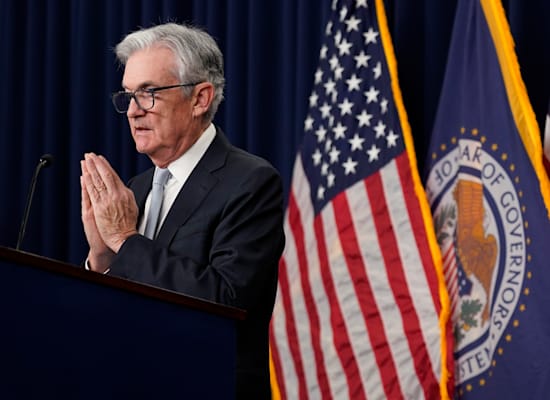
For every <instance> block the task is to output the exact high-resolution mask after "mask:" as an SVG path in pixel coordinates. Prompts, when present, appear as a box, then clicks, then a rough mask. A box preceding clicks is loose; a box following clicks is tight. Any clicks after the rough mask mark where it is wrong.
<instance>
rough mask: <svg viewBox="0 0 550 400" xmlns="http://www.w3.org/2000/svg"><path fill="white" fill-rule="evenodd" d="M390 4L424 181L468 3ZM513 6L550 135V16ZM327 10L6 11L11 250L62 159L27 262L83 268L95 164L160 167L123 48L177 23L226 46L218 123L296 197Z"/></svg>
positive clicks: (2, 158)
mask: <svg viewBox="0 0 550 400" xmlns="http://www.w3.org/2000/svg"><path fill="white" fill-rule="evenodd" d="M385 3H386V12H387V14H388V22H389V25H390V29H391V33H392V37H393V41H394V46H395V51H396V58H397V61H398V68H399V78H400V84H401V89H402V92H403V96H404V102H405V107H406V108H407V112H408V115H409V120H410V123H411V126H412V132H413V136H414V140H415V145H416V151H417V156H418V161H419V167H420V168H421V169H422V168H423V165H424V162H423V160H424V158H425V152H426V148H427V144H428V142H429V134H430V132H431V129H432V124H433V119H434V114H435V111H436V107H437V101H438V98H439V92H440V88H441V81H442V77H443V71H444V68H445V62H446V59H447V50H448V45H449V37H450V32H451V29H452V22H453V17H454V11H455V7H456V1H455V0H449V1H441V0H421V1H399V0H387V1H385ZM503 5H504V7H505V10H506V13H507V16H508V19H509V21H510V25H511V30H512V34H513V36H514V40H515V43H516V49H517V54H518V58H519V63H520V65H521V68H522V74H523V79H524V81H525V84H526V86H527V91H528V93H529V96H530V99H531V103H532V105H533V107H534V109H535V112H536V114H537V120H538V121H539V124H540V126H541V127H542V124H543V118H544V115H545V113H546V110H547V106H548V96H549V93H550V90H549V88H550V84H549V81H550V74H549V72H548V71H550V60H549V55H550V43H549V41H550V29H549V25H550V24H549V21H550V12H549V10H550V2H549V1H548V0H529V1H525V0H508V1H504V2H503ZM329 7H330V0H325V1H319V0H265V1H254V0H250V1H244V0H240V1H229V0H227V1H223V0H196V1H183V0H173V1H170V0H164V1H159V0H141V1H140V0H126V1H121V0H114V1H113V0H93V1H92V0H89V1H85V0H48V1H45V0H44V1H38V0H37V1H30V0H0V53H1V60H0V77H1V78H2V85H1V86H0V171H1V172H0V173H1V180H0V186H1V191H0V224H1V225H0V226H1V228H2V229H0V245H3V246H9V247H15V244H16V242H17V235H18V231H19V225H20V221H21V217H22V214H23V209H24V205H25V201H26V197H27V191H28V188H29V183H30V180H31V177H32V174H33V172H34V169H35V167H36V164H37V163H38V160H39V158H40V156H41V155H42V154H44V153H51V154H53V155H54V156H55V162H54V165H53V166H52V167H51V168H48V169H45V170H43V171H42V173H41V176H40V179H39V181H38V184H37V187H36V192H35V198H34V203H33V208H32V210H31V214H30V217H29V221H28V227H27V234H26V237H25V240H24V242H23V244H22V246H21V248H22V249H23V250H26V251H29V252H33V253H38V254H42V255H46V256H48V257H53V258H57V259H60V260H63V261H68V262H72V263H80V262H81V260H82V259H83V257H84V256H85V254H86V252H87V246H86V242H85V238H84V235H83V232H82V224H81V221H80V185H79V176H80V163H79V161H80V159H81V158H82V156H83V154H84V153H85V152H88V151H94V152H97V153H101V154H104V155H105V156H106V157H107V158H108V159H109V160H110V161H111V162H112V164H113V165H114V167H115V168H116V169H117V171H119V173H120V174H121V176H122V178H123V179H125V180H127V179H128V178H130V177H131V176H133V175H134V174H136V173H137V172H140V171H142V170H144V169H145V168H147V167H149V166H150V163H149V161H148V159H147V158H146V157H144V156H138V155H137V154H136V152H135V150H134V146H133V141H132V139H131V136H130V134H129V130H128V127H127V123H126V120H125V117H124V116H121V115H118V114H116V113H115V111H114V110H113V108H112V105H111V101H110V97H109V96H110V93H111V92H113V91H116V90H119V89H120V81H121V77H122V71H121V69H120V68H119V67H118V66H117V64H116V62H115V57H114V55H113V52H112V48H113V47H114V46H115V45H116V43H118V41H119V40H120V39H121V38H122V37H123V36H124V34H125V33H127V32H129V31H132V30H135V29H137V28H138V27H140V26H143V27H147V26H150V25H152V24H156V23H160V22H165V21H176V22H184V21H185V22H192V23H194V24H196V25H199V26H202V27H204V28H206V29H207V30H208V31H209V32H210V33H211V34H212V35H213V36H214V37H216V38H217V40H218V43H219V45H220V47H221V49H222V51H223V53H224V55H225V62H226V66H225V68H226V77H227V90H226V100H225V101H224V103H223V104H222V107H221V109H220V111H219V114H218V115H217V117H216V123H217V124H219V125H220V126H221V127H222V128H223V129H224V130H225V132H226V134H227V135H228V137H229V138H230V140H231V141H232V142H233V143H234V144H236V145H238V146H240V147H242V148H245V149H247V150H249V151H251V152H252V153H255V154H258V155H260V156H263V157H265V158H267V159H268V160H270V161H271V162H272V163H273V164H274V165H275V166H276V167H277V168H278V169H279V171H280V172H281V174H282V176H283V179H284V182H285V188H286V189H288V187H289V185H290V180H291V172H292V166H293V163H294V157H295V154H296V151H297V149H298V146H299V145H300V143H301V140H302V133H303V131H302V130H303V121H304V118H305V114H306V112H307V98H308V96H309V93H310V90H311V86H312V82H313V74H314V71H315V68H316V65H317V58H318V54H319V45H320V41H321V38H322V33H323V30H324V27H325V21H326V17H327V15H328V9H329Z"/></svg>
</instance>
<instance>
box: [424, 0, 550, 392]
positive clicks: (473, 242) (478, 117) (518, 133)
mask: <svg viewBox="0 0 550 400" xmlns="http://www.w3.org/2000/svg"><path fill="white" fill-rule="evenodd" d="M542 159H543V157H542V143H541V135H540V130H539V128H538V126H537V123H536V119H535V116H534V113H533V111H532V108H531V105H530V103H529V98H528V94H527V92H526V90H525V86H524V84H523V81H522V79H521V74H520V68H519V65H518V63H517V58H516V56H515V53H514V45H513V39H512V37H511V34H510V30H509V26H508V23H507V21H506V17H505V15H504V11H503V9H502V5H501V3H500V1H495V0H459V1H458V4H457V13H456V17H455V24H454V28H453V35H452V40H451V45H450V51H449V57H448V60H447V70H446V74H445V80H444V84H443V89H442V93H441V98H440V103H439V109H438V112H437V117H436V121H435V124H434V128H433V132H432V139H431V146H430V150H429V160H428V163H427V165H428V170H427V173H426V177H425V185H426V191H427V195H428V199H429V202H430V207H431V211H432V215H433V218H434V226H435V230H436V235H437V240H438V244H439V246H440V248H441V253H442V257H443V267H444V274H445V281H446V285H447V289H448V292H449V296H450V301H451V318H452V323H453V332H454V358H455V375H454V380H455V383H456V390H455V398H464V399H543V398H548V397H547V396H548V393H550V314H549V313H550V311H549V310H550V219H549V204H550V200H549V199H550V185H549V182H548V177H547V175H546V174H545V172H544V167H543V163H542Z"/></svg>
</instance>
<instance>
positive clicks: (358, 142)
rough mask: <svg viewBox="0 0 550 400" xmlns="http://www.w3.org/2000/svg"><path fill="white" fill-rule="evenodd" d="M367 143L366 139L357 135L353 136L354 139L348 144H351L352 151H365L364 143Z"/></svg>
mask: <svg viewBox="0 0 550 400" xmlns="http://www.w3.org/2000/svg"><path fill="white" fill-rule="evenodd" d="M364 141H365V139H364V138H362V137H359V135H358V134H357V133H356V134H355V135H353V138H351V139H349V140H348V142H349V144H351V151H355V150H363V142H364Z"/></svg>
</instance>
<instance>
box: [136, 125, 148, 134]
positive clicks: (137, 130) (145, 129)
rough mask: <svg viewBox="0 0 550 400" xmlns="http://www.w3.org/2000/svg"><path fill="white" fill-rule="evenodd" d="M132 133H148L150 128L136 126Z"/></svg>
mask: <svg viewBox="0 0 550 400" xmlns="http://www.w3.org/2000/svg"><path fill="white" fill-rule="evenodd" d="M134 131H135V133H136V134H141V133H146V132H150V131H151V128H147V127H145V126H136V127H134Z"/></svg>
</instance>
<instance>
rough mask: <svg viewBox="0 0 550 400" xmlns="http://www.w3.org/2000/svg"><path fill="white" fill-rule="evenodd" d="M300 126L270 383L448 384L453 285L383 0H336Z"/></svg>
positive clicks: (285, 388)
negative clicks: (447, 285) (447, 278)
mask: <svg viewBox="0 0 550 400" xmlns="http://www.w3.org/2000/svg"><path fill="white" fill-rule="evenodd" d="M304 131H305V137H304V142H303V147H302V149H301V151H300V152H299V154H298V155H297V157H296V161H295V165H294V171H293V180H292V187H291V190H290V193H289V200H288V208H287V213H286V219H285V232H286V236H287V245H286V248H285V250H284V253H283V256H282V258H281V260H280V268H279V274H280V276H279V290H278V294H277V300H276V304H275V309H274V313H273V318H272V322H271V328H270V329H271V331H270V337H271V354H272V371H273V374H272V379H273V387H274V397H275V398H283V399H366V398H368V399H386V398H387V399H400V398H404V399H423V398H426V399H435V398H441V397H443V398H446V397H447V396H448V395H447V386H446V385H447V381H448V380H449V379H448V378H449V376H448V368H447V361H451V360H449V359H448V354H449V352H451V351H452V340H451V338H450V337H449V332H450V329H447V323H448V314H449V304H448V297H447V294H446V292H445V289H444V277H443V270H442V262H441V255H440V253H439V249H438V247H437V242H436V239H435V233H434V230H433V226H432V223H431V216H430V211H429V208H428V203H427V200H426V198H425V193H424V191H423V189H422V186H421V184H420V178H419V176H418V172H417V170H416V159H415V156H414V151H413V149H412V138H411V134H410V129H409V127H408V122H407V118H406V115H405V111H404V107H403V104H402V100H401V94H400V91H399V87H398V84H397V77H396V65H395V58H394V55H393V47H392V45H391V39H390V37H389V33H388V29H387V25H386V19H385V14H384V9H383V3H382V1H381V0H377V1H371V0H368V1H367V0H357V1H334V2H333V3H332V12H331V17H330V20H329V22H328V24H327V27H326V30H325V37H324V43H323V45H322V48H321V50H320V56H319V67H318V69H317V70H316V72H315V81H314V87H313V90H312V93H311V96H310V97H309V111H308V115H307V117H306V120H305V124H304ZM451 386H452V385H451Z"/></svg>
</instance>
